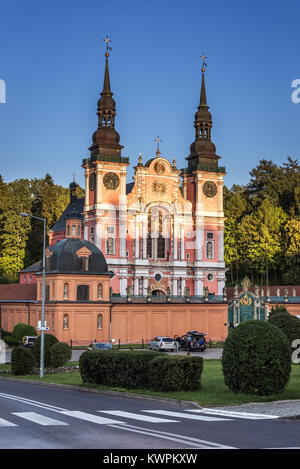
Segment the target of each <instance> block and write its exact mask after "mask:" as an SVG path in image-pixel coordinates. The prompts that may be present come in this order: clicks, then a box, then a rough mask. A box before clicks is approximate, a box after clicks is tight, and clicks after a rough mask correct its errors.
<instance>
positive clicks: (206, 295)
mask: <svg viewBox="0 0 300 469" xmlns="http://www.w3.org/2000/svg"><path fill="white" fill-rule="evenodd" d="M203 295H204V296H205V298H208V295H209V289H208V287H204V288H203Z"/></svg>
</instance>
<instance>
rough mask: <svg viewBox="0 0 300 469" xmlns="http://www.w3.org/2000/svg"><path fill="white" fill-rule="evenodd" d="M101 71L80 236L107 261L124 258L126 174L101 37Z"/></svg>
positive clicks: (86, 171)
mask: <svg viewBox="0 0 300 469" xmlns="http://www.w3.org/2000/svg"><path fill="white" fill-rule="evenodd" d="M105 42H106V52H105V72H104V82H103V89H102V92H101V97H100V99H99V100H98V103H97V116H98V128H97V130H96V131H95V132H94V134H93V137H92V140H93V142H92V145H91V146H90V148H89V150H90V158H87V159H84V160H83V164H82V167H83V168H84V169H85V203H84V239H85V240H88V241H90V242H93V243H95V244H96V246H97V247H98V248H99V249H100V250H101V251H102V252H103V253H104V255H105V256H106V259H107V261H108V262H109V261H110V259H113V258H118V259H125V257H126V210H127V208H126V207H127V205H126V173H127V166H128V165H129V161H128V158H126V157H123V156H122V154H121V152H122V148H123V146H122V145H120V135H119V134H118V132H117V131H116V129H115V118H116V103H115V100H114V99H113V93H112V91H111V85H110V75H109V60H108V59H109V51H110V50H111V47H109V43H110V42H111V41H110V40H109V39H108V37H106V39H105Z"/></svg>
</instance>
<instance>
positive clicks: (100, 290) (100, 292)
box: [97, 283, 103, 300]
mask: <svg viewBox="0 0 300 469" xmlns="http://www.w3.org/2000/svg"><path fill="white" fill-rule="evenodd" d="M102 298H103V285H102V283H98V288H97V299H98V300H101V299H102Z"/></svg>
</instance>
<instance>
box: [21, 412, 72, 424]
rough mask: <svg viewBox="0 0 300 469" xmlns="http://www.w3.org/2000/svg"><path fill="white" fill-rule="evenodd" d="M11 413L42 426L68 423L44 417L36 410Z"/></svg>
mask: <svg viewBox="0 0 300 469" xmlns="http://www.w3.org/2000/svg"><path fill="white" fill-rule="evenodd" d="M12 414H13V415H16V416H17V417H21V418H22V419H25V420H29V421H30V422H33V423H37V424H39V425H43V426H49V425H69V424H68V423H66V422H61V421H59V420H55V419H51V418H50V417H45V415H41V414H37V413H36V412H12Z"/></svg>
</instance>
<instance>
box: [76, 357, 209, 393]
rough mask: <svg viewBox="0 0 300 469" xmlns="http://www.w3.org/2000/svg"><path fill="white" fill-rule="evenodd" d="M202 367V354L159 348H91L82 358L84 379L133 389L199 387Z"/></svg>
mask: <svg viewBox="0 0 300 469" xmlns="http://www.w3.org/2000/svg"><path fill="white" fill-rule="evenodd" d="M202 369H203V360H202V358H201V357H178V356H174V357H169V356H167V355H165V356H160V357H158V356H157V353H155V352H137V351H130V352H128V351H104V350H91V351H90V350H87V351H86V352H84V353H83V354H82V355H81V357H80V359H79V370H80V374H81V377H82V380H83V382H87V383H95V384H103V385H106V386H114V387H117V386H118V387H125V388H131V389H137V388H150V389H157V390H159V391H175V390H180V389H185V390H194V389H199V388H200V385H201V372H202Z"/></svg>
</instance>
